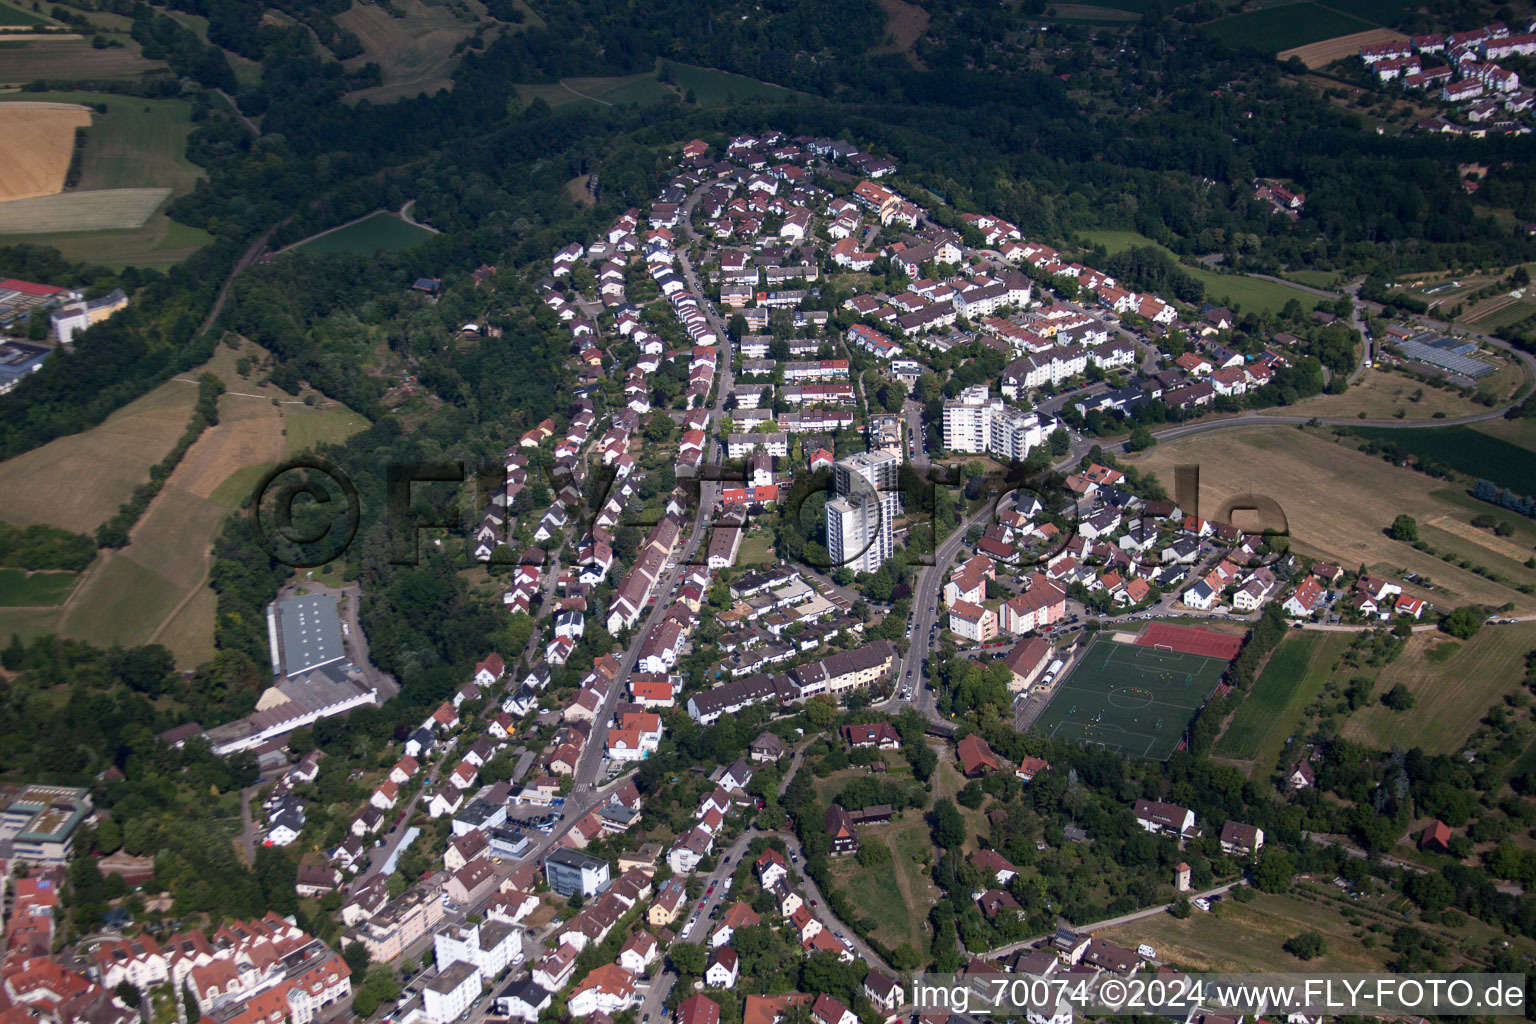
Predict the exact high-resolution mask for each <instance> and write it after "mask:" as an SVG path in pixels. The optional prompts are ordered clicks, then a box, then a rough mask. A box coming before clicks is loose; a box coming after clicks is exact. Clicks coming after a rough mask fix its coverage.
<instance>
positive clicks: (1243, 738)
mask: <svg viewBox="0 0 1536 1024" xmlns="http://www.w3.org/2000/svg"><path fill="white" fill-rule="evenodd" d="M1323 637H1324V634H1322V633H1293V634H1291V635H1290V636H1288V637H1286V638H1285V639H1284V640H1283V641H1281V643H1280V646H1279V647H1277V648H1276V649H1275V650H1274V652H1273V653H1272V654H1271V655H1270V656H1269V661H1268V662H1266V663H1265V665H1264V671H1263V672H1261V673H1259V678H1258V679H1257V680H1255V681H1254V684H1253V689H1252V690H1250V691H1249V692H1248V696H1247V697H1245V698H1244V699H1243V703H1242V704H1241V705H1239V706H1238V709H1237V713H1236V714H1235V715H1233V716H1232V721H1231V723H1230V724H1228V726H1227V729H1226V731H1225V732H1223V733H1222V734H1221V738H1220V739H1219V740H1217V741H1216V753H1218V754H1221V755H1222V756H1224V757H1241V758H1251V757H1256V756H1257V755H1258V753H1259V745H1260V744H1261V743H1262V742H1263V739H1264V737H1265V736H1266V735H1267V734H1268V732H1269V728H1270V726H1271V725H1273V724H1274V722H1275V718H1276V716H1277V715H1278V714H1279V711H1280V709H1281V708H1282V707H1284V706H1285V704H1286V701H1287V699H1288V698H1289V697H1290V694H1291V692H1292V690H1293V689H1294V688H1295V685H1296V682H1297V681H1298V680H1299V679H1301V677H1302V676H1303V675H1305V674H1306V673H1307V669H1308V668H1309V667H1310V666H1311V665H1312V662H1313V660H1314V659H1315V658H1316V657H1317V652H1318V649H1319V648H1321V647H1322V645H1323Z"/></svg>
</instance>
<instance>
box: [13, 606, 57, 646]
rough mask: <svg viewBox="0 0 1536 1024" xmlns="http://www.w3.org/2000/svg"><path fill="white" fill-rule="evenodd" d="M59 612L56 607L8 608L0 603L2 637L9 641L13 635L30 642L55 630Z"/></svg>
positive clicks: (23, 641) (24, 641)
mask: <svg viewBox="0 0 1536 1024" xmlns="http://www.w3.org/2000/svg"><path fill="white" fill-rule="evenodd" d="M58 620H59V613H58V609H56V608H8V607H6V606H5V605H0V637H3V638H4V639H5V641H6V642H7V643H9V642H10V638H11V636H12V635H15V636H19V637H21V641H22V643H30V642H31V641H32V640H34V639H35V638H37V637H40V636H46V635H47V634H49V633H52V632H55V630H56V628H57V626H58Z"/></svg>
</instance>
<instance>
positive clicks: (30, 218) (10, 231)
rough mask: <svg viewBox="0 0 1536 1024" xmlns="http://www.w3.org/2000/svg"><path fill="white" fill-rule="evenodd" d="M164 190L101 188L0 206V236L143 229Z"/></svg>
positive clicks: (168, 194)
mask: <svg viewBox="0 0 1536 1024" xmlns="http://www.w3.org/2000/svg"><path fill="white" fill-rule="evenodd" d="M170 194H171V190H170V189H168V188H102V189H94V190H92V191H88V192H62V193H60V194H58V195H52V196H36V197H34V198H32V199H15V200H12V201H11V202H8V203H0V235H36V234H45V233H47V232H51V231H111V230H120V229H123V228H138V227H143V226H144V222H145V221H147V220H149V217H150V214H152V213H154V212H155V210H156V208H157V207H159V205H160V204H161V203H163V202H165V200H166V198H167V197H169V196H170Z"/></svg>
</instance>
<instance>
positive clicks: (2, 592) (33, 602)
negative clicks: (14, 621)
mask: <svg viewBox="0 0 1536 1024" xmlns="http://www.w3.org/2000/svg"><path fill="white" fill-rule="evenodd" d="M79 578H80V574H79V573H76V572H28V571H27V570H25V569H0V607H7V608H29V607H36V608H51V607H53V606H55V605H59V604H63V603H64V599H65V598H67V597H68V596H69V592H70V591H72V590H74V589H75V581H76V580H78V579H79Z"/></svg>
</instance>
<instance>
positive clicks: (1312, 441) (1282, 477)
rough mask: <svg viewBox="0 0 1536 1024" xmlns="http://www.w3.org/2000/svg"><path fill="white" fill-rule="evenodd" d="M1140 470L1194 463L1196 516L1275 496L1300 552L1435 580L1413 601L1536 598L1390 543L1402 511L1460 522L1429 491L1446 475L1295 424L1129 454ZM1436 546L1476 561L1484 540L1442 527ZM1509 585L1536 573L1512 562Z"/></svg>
mask: <svg viewBox="0 0 1536 1024" xmlns="http://www.w3.org/2000/svg"><path fill="white" fill-rule="evenodd" d="M1127 461H1128V462H1130V463H1131V464H1132V465H1135V466H1137V467H1138V468H1140V469H1141V471H1142V472H1144V473H1145V472H1152V473H1155V474H1157V477H1158V479H1159V480H1161V481H1162V482H1163V484H1164V485H1165V486H1167V485H1169V484H1171V483H1172V482H1173V479H1174V467H1175V466H1179V465H1190V464H1194V465H1198V466H1199V467H1200V506H1199V507H1200V514H1201V515H1203V516H1207V517H1212V516H1216V515H1218V513H1219V511H1220V509H1221V507H1222V504H1223V502H1225V501H1226V500H1227V499H1229V498H1238V497H1239V496H1242V495H1244V494H1246V493H1248V492H1249V491H1250V490H1252V491H1258V492H1262V493H1265V494H1269V495H1271V496H1272V497H1273V498H1274V499H1275V500H1276V501H1278V502H1279V503H1280V504H1281V506H1282V508H1283V510H1284V513H1285V517H1286V520H1287V522H1288V525H1289V529H1290V538H1291V546H1292V547H1293V548H1294V549H1295V550H1297V551H1298V552H1300V553H1301V554H1304V555H1308V556H1311V557H1314V558H1320V559H1323V560H1324V561H1328V562H1333V563H1335V564H1338V565H1343V566H1348V567H1349V568H1350V569H1354V568H1357V567H1359V566H1361V565H1364V566H1366V567H1367V568H1368V569H1369V570H1370V571H1372V572H1375V573H1377V574H1379V575H1383V576H1391V577H1393V578H1394V579H1400V578H1401V577H1402V575H1403V574H1404V573H1405V572H1408V571H1412V572H1416V573H1419V574H1420V575H1421V576H1425V577H1428V578H1429V579H1431V580H1432V581H1433V582H1434V584H1435V587H1434V589H1433V590H1425V589H1423V588H1419V587H1413V586H1405V587H1404V588H1403V589H1404V590H1405V591H1408V592H1410V593H1412V594H1413V596H1415V597H1420V598H1423V599H1425V600H1427V601H1429V602H1430V603H1432V604H1433V605H1435V606H1436V607H1438V608H1442V609H1449V608H1454V607H1456V606H1457V605H1463V604H1483V605H1488V606H1490V607H1494V608H1497V607H1499V606H1500V605H1502V604H1504V603H1505V602H1506V601H1507V602H1512V603H1513V604H1514V607H1515V609H1516V610H1517V611H1518V612H1520V613H1522V614H1524V613H1528V612H1531V611H1533V610H1536V601H1533V599H1532V598H1531V597H1530V595H1528V594H1523V593H1520V592H1519V591H1517V590H1515V589H1513V587H1512V586H1508V585H1505V584H1503V583H1495V582H1494V581H1492V580H1489V579H1485V578H1484V577H1482V576H1479V575H1477V574H1475V573H1473V572H1471V571H1469V570H1467V569H1462V568H1460V567H1459V566H1453V565H1449V564H1447V563H1445V562H1443V561H1441V560H1440V559H1439V558H1436V557H1435V556H1434V555H1430V554H1428V553H1426V552H1422V551H1418V550H1416V549H1414V548H1413V547H1412V546H1411V545H1409V544H1405V543H1403V542H1401V541H1396V540H1393V539H1391V538H1390V537H1389V536H1388V535H1387V531H1386V528H1387V527H1388V526H1389V525H1391V523H1392V520H1393V519H1394V518H1395V517H1396V516H1397V515H1398V514H1399V513H1407V514H1408V515H1411V516H1413V517H1414V518H1415V519H1417V520H1418V521H1419V523H1420V524H1429V523H1434V522H1437V521H1440V517H1442V516H1444V517H1449V518H1456V517H1458V515H1464V514H1465V513H1464V512H1463V510H1462V509H1461V508H1460V507H1459V506H1457V505H1455V504H1453V503H1451V502H1448V501H1445V500H1443V499H1441V498H1439V497H1437V496H1436V495H1435V494H1434V493H1433V492H1434V491H1435V490H1437V489H1438V488H1440V487H1443V486H1444V483H1443V482H1442V481H1438V480H1435V479H1434V478H1432V477H1428V476H1425V475H1424V474H1422V473H1415V472H1414V471H1412V470H1409V469H1402V468H1399V467H1397V466H1394V465H1392V464H1391V463H1389V462H1385V461H1383V460H1382V459H1379V458H1373V457H1371V456H1369V455H1365V454H1363V453H1361V452H1356V451H1351V450H1349V449H1348V448H1345V447H1343V446H1341V445H1336V444H1333V443H1332V442H1331V441H1328V440H1326V439H1325V438H1323V437H1319V436H1317V435H1315V434H1310V433H1306V432H1303V431H1300V430H1297V429H1295V428H1293V427H1263V426H1253V427H1237V428H1233V429H1230V430H1213V431H1210V432H1208V433H1204V434H1195V435H1192V436H1190V437H1185V438H1180V439H1178V440H1177V441H1169V442H1166V443H1163V444H1159V445H1157V446H1156V447H1155V448H1150V449H1148V450H1147V451H1145V452H1142V453H1141V454H1140V455H1138V456H1136V457H1135V458H1134V459H1128V460H1127ZM1434 543H1435V545H1436V546H1437V547H1439V548H1441V549H1442V550H1446V551H1450V552H1452V553H1454V554H1456V555H1457V556H1459V557H1464V558H1467V559H1469V560H1470V561H1472V562H1474V563H1485V562H1486V561H1487V558H1486V555H1484V554H1482V553H1480V552H1481V551H1483V550H1486V547H1485V542H1484V540H1483V538H1481V537H1479V538H1478V539H1477V542H1476V543H1474V542H1473V541H1472V540H1471V539H1470V538H1464V537H1462V536H1460V535H1458V534H1454V533H1450V532H1446V533H1444V535H1443V537H1442V536H1437V537H1436V539H1435V541H1434ZM1508 572H1509V577H1510V581H1511V582H1512V583H1528V582H1530V581H1531V580H1532V579H1536V574H1533V573H1531V571H1530V570H1528V569H1524V568H1523V567H1520V566H1518V565H1516V566H1514V567H1511V568H1509V570H1508Z"/></svg>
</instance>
